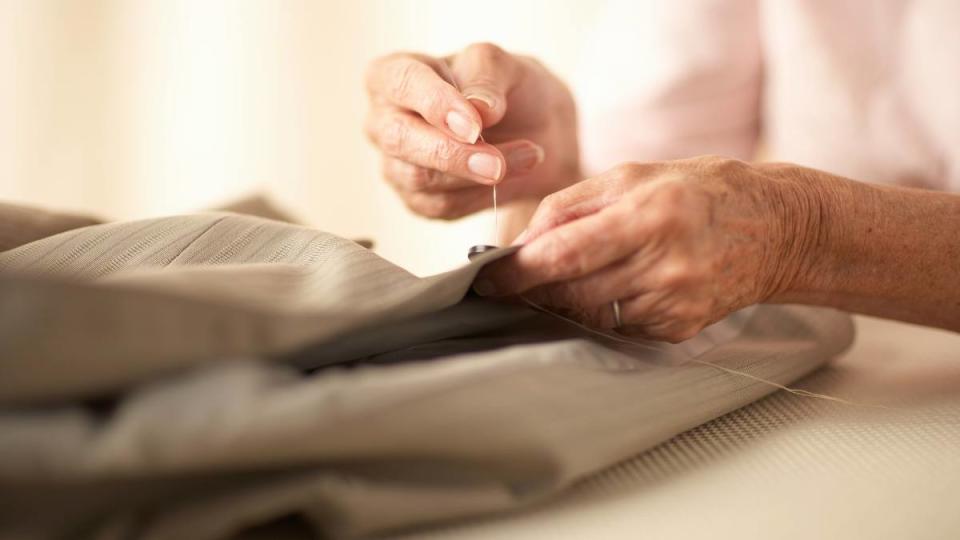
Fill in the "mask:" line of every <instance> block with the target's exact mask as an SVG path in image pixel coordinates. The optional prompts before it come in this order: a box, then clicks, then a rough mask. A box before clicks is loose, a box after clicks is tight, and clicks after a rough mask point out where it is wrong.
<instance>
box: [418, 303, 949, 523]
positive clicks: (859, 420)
mask: <svg viewBox="0 0 960 540" xmlns="http://www.w3.org/2000/svg"><path fill="white" fill-rule="evenodd" d="M858 322H859V324H858V342H857V344H856V345H855V346H854V348H853V350H852V351H850V352H849V353H848V354H847V355H845V356H844V358H843V359H842V360H840V361H838V362H835V363H833V364H831V365H830V366H828V367H826V368H824V369H822V370H820V371H818V372H817V373H815V374H813V375H812V376H810V377H808V378H806V379H804V381H803V382H802V383H800V384H799V385H798V386H799V387H801V388H804V389H808V390H811V391H815V392H821V393H827V394H830V395H834V396H842V397H845V398H848V399H853V400H857V401H859V402H862V403H864V404H868V405H883V406H886V407H887V408H879V407H855V406H849V405H844V404H838V403H831V402H825V401H820V400H812V399H809V398H804V397H798V396H794V395H790V394H787V393H784V392H778V393H776V394H773V395H771V396H769V397H767V398H765V399H762V400H760V401H757V402H755V403H753V404H751V405H748V406H746V407H744V408H742V409H739V410H737V411H734V412H732V413H730V414H728V415H725V416H722V417H720V418H717V419H716V420H714V421H711V422H708V423H706V424H703V425H701V426H698V427H696V428H694V429H692V430H690V431H687V432H685V433H683V434H680V435H678V436H677V437H674V438H673V439H671V440H670V441H669V442H667V443H664V444H662V445H659V446H657V447H656V448H653V449H651V450H649V451H647V452H644V453H642V454H639V455H637V456H635V457H634V458H632V459H630V460H627V461H624V462H623V463H621V464H619V465H617V466H615V467H611V468H609V469H607V470H605V471H603V472H601V473H599V474H596V475H593V476H591V477H589V478H587V479H585V480H584V481H582V482H580V483H578V484H577V485H576V486H574V487H573V488H571V489H570V490H568V491H567V492H566V493H565V494H564V495H563V496H561V497H558V498H556V499H553V500H551V501H550V502H549V503H547V504H543V505H541V506H539V507H537V508H535V509H531V510H530V511H527V512H523V513H519V514H515V515H513V516H511V517H507V518H502V519H494V520H489V521H485V522H481V523H476V524H471V525H467V526H460V527H454V528H449V529H442V530H437V531H433V532H430V533H422V534H411V535H409V538H410V539H413V538H423V539H427V538H430V539H442V538H456V539H458V540H480V539H488V538H490V539H492V538H512V539H514V540H527V539H533V538H555V537H561V536H562V537H567V538H597V539H620V538H623V539H626V538H636V537H638V536H649V537H652V538H662V539H688V538H715V539H736V540H753V539H756V540H760V539H767V538H773V537H775V538H786V539H796V540H805V539H809V538H831V539H850V538H871V539H899V538H916V539H947V538H956V537H957V536H958V534H960V514H958V513H957V512H956V511H955V508H956V504H955V501H956V495H957V493H958V490H960V460H958V459H957V455H958V453H960V335H958V334H952V333H949V332H944V331H938V330H933V329H925V328H920V327H915V326H911V325H906V324H902V323H896V322H893V321H882V320H878V319H870V318H866V317H860V318H859V321H858ZM692 516H693V517H692ZM405 538H407V537H405Z"/></svg>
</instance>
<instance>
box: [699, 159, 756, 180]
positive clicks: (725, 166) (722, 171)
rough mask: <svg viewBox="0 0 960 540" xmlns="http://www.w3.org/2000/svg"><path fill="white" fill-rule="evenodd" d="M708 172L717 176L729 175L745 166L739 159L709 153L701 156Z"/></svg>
mask: <svg viewBox="0 0 960 540" xmlns="http://www.w3.org/2000/svg"><path fill="white" fill-rule="evenodd" d="M701 160H702V162H703V163H704V165H705V166H706V168H707V170H708V172H710V173H711V174H713V175H717V176H730V175H735V174H738V173H739V172H740V171H742V170H743V168H744V167H746V166H747V164H746V163H744V162H743V161H740V160H739V159H733V158H728V157H724V156H716V155H709V156H703V157H702V158H701Z"/></svg>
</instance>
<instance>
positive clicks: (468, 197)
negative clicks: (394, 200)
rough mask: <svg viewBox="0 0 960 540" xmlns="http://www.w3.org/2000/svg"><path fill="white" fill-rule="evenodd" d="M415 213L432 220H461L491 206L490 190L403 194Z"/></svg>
mask: <svg viewBox="0 0 960 540" xmlns="http://www.w3.org/2000/svg"><path fill="white" fill-rule="evenodd" d="M400 196H401V199H403V201H404V203H406V205H407V208H409V209H410V210H411V211H413V212H414V213H417V214H419V215H421V216H424V217H427V218H431V219H459V218H462V217H464V216H467V215H470V214H473V213H476V212H479V211H480V210H483V209H485V208H487V207H489V206H490V203H491V201H490V188H488V187H481V186H477V187H469V188H462V189H458V190H454V191H445V192H442V193H428V192H422V191H418V192H401V193H400Z"/></svg>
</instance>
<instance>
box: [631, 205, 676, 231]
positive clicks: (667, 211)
mask: <svg viewBox="0 0 960 540" xmlns="http://www.w3.org/2000/svg"><path fill="white" fill-rule="evenodd" d="M638 204H640V206H641V209H638V210H640V211H642V212H643V220H644V221H645V222H646V226H647V228H648V229H650V230H653V231H659V230H663V229H669V228H671V227H672V226H673V225H675V224H676V223H677V221H678V220H679V217H678V214H679V213H678V212H676V211H675V210H674V209H673V208H669V207H666V206H663V205H647V204H643V203H638Z"/></svg>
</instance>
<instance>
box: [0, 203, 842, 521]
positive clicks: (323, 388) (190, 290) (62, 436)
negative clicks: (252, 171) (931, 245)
mask: <svg viewBox="0 0 960 540" xmlns="http://www.w3.org/2000/svg"><path fill="white" fill-rule="evenodd" d="M506 253H509V251H502V250H501V251H499V252H493V253H491V254H490V257H497V256H503V255H504V254H506ZM486 260H489V257H488V258H487V259H477V260H475V261H474V262H472V263H471V264H468V265H465V266H464V267H462V268H460V269H457V270H454V271H452V272H449V273H447V274H442V275H439V276H433V277H429V278H417V277H414V276H412V275H410V274H408V273H407V272H404V271H403V270H402V269H399V268H397V267H395V266H393V265H390V264H389V263H387V262H385V261H383V260H381V259H379V258H378V257H377V256H376V255H374V254H372V253H371V252H369V251H367V250H365V249H362V248H361V247H359V246H357V245H356V244H354V243H352V242H349V241H346V240H343V239H340V238H337V237H335V236H332V235H329V234H325V233H321V232H318V231H313V230H310V229H307V228H304V227H297V226H292V225H286V224H281V223H278V222H274V221H267V220H261V219H256V218H250V217H243V216H236V215H230V214H204V215H195V216H186V217H173V218H163V219H155V220H145V221H140V222H131V223H119V224H106V225H98V226H94V227H88V228H85V229H78V230H74V231H69V232H66V233H63V234H61V235H58V236H54V237H51V238H47V239H45V240H41V241H38V242H35V243H32V244H28V245H25V246H23V247H21V248H18V249H16V250H13V251H8V252H6V253H3V254H0V267H2V272H3V274H2V275H0V289H2V294H0V299H2V300H0V314H2V316H0V335H2V337H3V339H2V340H0V358H2V361H0V397H2V399H3V400H5V401H6V406H5V407H2V408H0V493H2V495H3V500H4V501H5V504H4V505H3V506H2V507H0V524H2V525H3V526H4V528H3V530H2V531H0V532H2V533H3V534H5V535H8V536H14V537H15V536H17V535H20V536H26V537H32V538H43V537H61V536H64V535H68V534H69V535H72V534H88V535H91V536H95V537H103V538H113V537H116V538H151V539H152V538H157V539H166V538H176V539H181V538H222V537H226V536H229V535H232V534H236V533H239V532H242V531H244V530H246V529H248V528H249V527H251V526H252V525H256V524H260V523H264V522H270V521H274V520H277V519H281V518H283V517H285V516H291V515H295V516H299V517H300V518H301V519H303V520H306V521H307V522H309V523H310V524H311V527H313V528H314V529H315V530H320V531H325V532H327V533H330V534H332V535H334V536H356V535H363V534H368V533H374V532H382V531H387V530H395V529H397V528H404V527H409V526H412V525H417V524H422V523H426V522H433V521H441V520H448V519H452V518H460V517H465V516H472V515H476V514H480V513H487V512H493V511H498V510H505V509H510V508H515V507H518V506H522V505H525V504H530V503H533V502H536V501H539V500H542V499H544V498H545V497H548V496H549V495H551V494H553V493H556V492H557V491H559V490H561V489H563V488H564V487H565V486H568V485H570V484H572V483H573V482H575V481H576V480H577V479H579V478H582V477H583V476H585V475H587V474H589V473H591V472H593V471H596V470H597V469H600V468H602V467H605V466H608V465H610V464H612V463H615V462H618V461H621V460H623V459H625V458H627V457H629V456H631V455H633V454H635V453H637V452H639V451H641V450H643V449H646V448H650V447H652V446H654V445H656V444H658V443H660V442H662V441H665V440H667V439H669V438H670V437H672V436H674V435H676V434H678V433H680V432H682V431H684V430H687V429H690V428H692V427H694V426H697V425H699V424H702V423H703V422H706V421H709V420H711V419H713V418H716V417H717V416H720V415H722V414H724V413H727V412H729V411H731V410H733V409H736V408H738V407H741V406H743V405H745V404H748V403H750V402H752V401H754V400H756V399H758V398H760V397H762V396H764V395H767V394H769V393H770V392H772V391H773V390H774V388H773V387H772V386H770V385H767V384H763V383H760V382H758V381H756V380H753V379H750V378H747V377H743V376H738V375H734V374H731V373H729V372H724V371H721V370H718V369H717V368H715V367H712V366H710V365H703V364H697V363H690V362H687V361H688V360H691V359H696V360H699V361H701V362H706V363H708V364H716V365H718V366H723V367H727V368H731V369H737V370H741V371H743V372H746V373H750V374H752V375H754V376H759V377H764V378H767V379H770V380H772V381H776V382H778V383H781V384H785V383H790V382H791V381H794V380H796V379H798V378H800V377H802V376H803V375H805V374H807V373H810V372H811V371H812V370H814V369H816V368H817V367H818V366H820V365H822V364H823V363H824V362H826V361H827V360H829V359H830V358H832V357H835V356H837V355H838V354H840V353H841V352H842V351H843V350H844V349H845V348H846V347H847V346H848V345H849V343H850V341H851V339H852V328H851V325H850V322H849V318H848V317H846V316H845V315H842V314H840V313H837V312H834V311H830V310H819V309H812V308H795V307H778V306H759V307H757V308H756V309H751V310H745V311H743V312H740V313H737V314H734V315H733V316H732V317H730V318H729V319H727V320H725V321H722V322H720V323H718V324H716V325H714V326H712V327H710V328H708V329H706V330H705V331H704V332H702V333H701V334H700V335H699V336H698V337H696V338H695V339H693V340H690V341H689V342H686V343H683V344H679V345H656V344H639V345H636V346H621V347H619V348H617V349H616V350H615V349H614V348H613V346H612V345H611V344H609V343H598V342H596V341H594V340H588V339H585V336H584V334H581V333H580V332H579V331H577V330H576V329H575V328H572V327H570V326H568V325H566V324H565V323H562V322H559V321H558V320H556V319H554V318H551V317H547V316H544V315H539V316H537V315H535V314H528V315H530V316H529V317H528V318H525V319H522V320H517V322H516V324H511V326H510V327H509V328H502V329H493V330H491V329H490V328H489V327H485V328H487V329H486V330H482V331H477V330H476V329H475V327H473V326H466V327H462V328H461V329H460V330H461V334H459V336H460V337H457V338H452V339H445V340H441V341H438V342H434V343H422V344H416V343H414V344H412V345H411V346H408V347H405V348H404V349H403V350H399V351H390V350H386V352H385V353H383V354H374V355H372V356H367V357H364V358H359V359H356V358H355V359H354V360H355V361H354V362H353V363H352V364H350V366H349V367H345V368H340V369H326V370H320V371H315V372H312V373H310V374H304V373H303V372H302V371H299V370H297V369H295V368H294V367H293V365H292V364H291V363H290V362H291V359H293V358H300V359H302V357H296V356H290V354H289V353H290V351H296V350H301V349H303V348H304V347H306V348H307V349H309V350H311V351H312V352H313V354H315V355H321V356H323V355H325V354H328V353H329V351H330V349H329V348H327V349H324V348H323V347H322V346H323V345H324V344H329V343H337V342H338V340H342V339H344V338H345V337H349V336H351V335H353V336H354V337H355V338H356V339H357V340H360V341H363V338H364V336H368V337H369V339H367V340H366V341H367V342H372V343H373V344H375V345H383V343H382V342H383V341H384V337H383V336H386V335H388V333H384V332H383V330H384V329H385V328H391V327H392V326H393V325H397V324H399V325H403V324H407V323H408V322H409V321H410V320H421V322H422V323H423V324H425V325H427V326H432V325H434V324H438V325H439V323H438V322H437V321H436V320H435V319H430V318H429V317H428V318H425V319H418V317H424V316H428V315H430V314H432V313H436V314H438V315H440V316H441V317H443V318H444V319H449V318H456V317H460V316H462V315H463V313H462V312H455V313H453V314H451V313H452V312H449V311H446V310H449V309H454V308H456V307H458V306H461V305H462V306H469V305H470V303H471V301H469V300H468V301H464V300H463V297H464V294H465V293H466V291H467V289H468V288H469V285H470V282H471V280H472V279H473V276H474V274H475V272H476V271H477V270H478V268H479V267H480V265H482V264H484V262H485V261H486ZM473 302H481V303H483V302H484V301H480V300H473ZM471 309H472V308H471ZM503 313H504V312H502V311H486V310H484V311H483V312H482V313H481V314H480V315H481V318H482V317H490V318H493V319H495V320H499V319H501V318H502V317H504V315H503ZM464 320H465V319H464ZM441 326H442V325H441ZM401 328H402V326H401ZM403 333H406V332H403ZM455 335H457V334H455ZM388 341H389V340H388ZM363 345H365V346H367V345H369V343H364V344H363ZM318 347H319V348H318ZM345 349H349V350H353V351H357V350H360V349H358V348H357V346H346V347H344V346H342V343H341V347H340V348H339V350H340V352H342V351H343V350H345ZM388 349H389V347H388ZM398 354H399V356H398ZM297 363H298V365H300V364H299V360H298V362H297ZM322 364H323V362H321V365H322ZM78 398H83V400H79V399H78ZM93 398H95V399H93ZM50 516H56V519H49V517H50Z"/></svg>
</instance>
